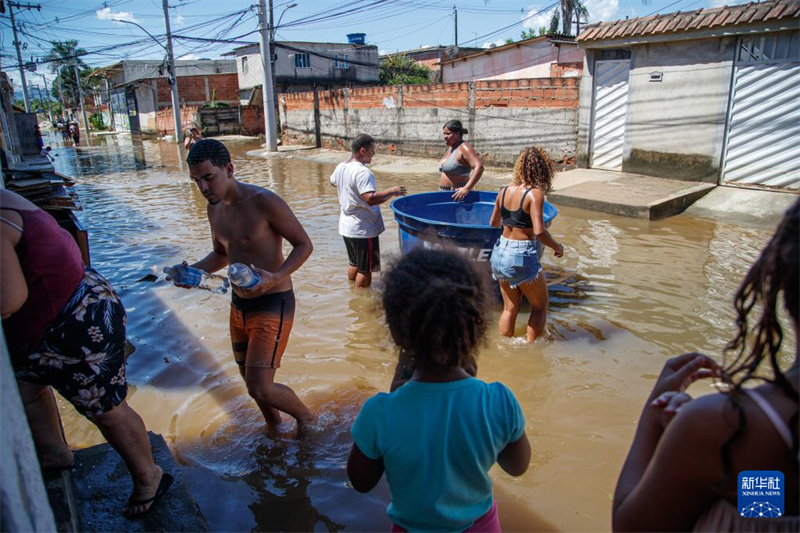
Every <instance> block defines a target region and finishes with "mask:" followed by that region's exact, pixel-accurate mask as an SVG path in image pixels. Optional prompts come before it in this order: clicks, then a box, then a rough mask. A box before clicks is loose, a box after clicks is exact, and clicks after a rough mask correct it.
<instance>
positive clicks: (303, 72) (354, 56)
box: [236, 42, 380, 89]
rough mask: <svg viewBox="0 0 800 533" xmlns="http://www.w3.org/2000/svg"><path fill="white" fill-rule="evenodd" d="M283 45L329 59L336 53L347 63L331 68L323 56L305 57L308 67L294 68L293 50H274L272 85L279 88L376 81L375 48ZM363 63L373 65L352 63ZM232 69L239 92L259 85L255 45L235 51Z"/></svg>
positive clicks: (261, 78) (260, 74) (261, 75)
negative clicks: (273, 81)
mask: <svg viewBox="0 0 800 533" xmlns="http://www.w3.org/2000/svg"><path fill="white" fill-rule="evenodd" d="M285 44H286V45H289V46H292V47H293V48H300V49H304V50H311V51H316V52H319V53H320V54H324V55H326V56H333V55H335V54H339V55H340V56H341V57H342V58H343V57H344V54H347V55H348V56H349V60H350V61H351V64H350V68H348V69H337V68H334V62H333V61H332V60H329V59H326V58H324V57H319V56H314V55H309V60H310V63H311V66H310V67H309V68H296V67H295V58H294V56H295V54H297V53H299V52H296V51H294V50H287V49H285V48H280V47H276V48H275V50H274V53H275V55H277V59H276V60H275V82H276V83H277V84H279V85H289V84H292V83H296V84H310V83H315V82H316V83H317V84H319V85H336V84H341V85H358V84H370V83H374V84H377V83H379V82H380V77H379V75H378V67H377V65H378V49H377V47H375V46H366V47H365V46H356V45H352V44H348V43H302V42H298V43H296V42H286V43H285ZM243 58H246V60H245V62H246V63H247V67H246V68H247V70H246V71H245V70H244V66H243V62H242V60H243ZM353 62H357V63H365V64H370V65H375V67H367V66H364V65H358V64H354V63H353ZM236 70H237V72H238V74H239V89H249V88H253V87H256V86H260V85H261V84H262V83H263V81H264V71H263V69H262V67H261V51H260V47H259V46H258V45H253V46H249V47H244V48H240V49H238V50H236Z"/></svg>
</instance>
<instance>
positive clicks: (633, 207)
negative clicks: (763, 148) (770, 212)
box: [547, 169, 716, 220]
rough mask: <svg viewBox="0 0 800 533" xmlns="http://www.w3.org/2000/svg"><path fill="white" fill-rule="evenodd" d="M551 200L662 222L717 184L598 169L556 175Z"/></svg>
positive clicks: (577, 170)
mask: <svg viewBox="0 0 800 533" xmlns="http://www.w3.org/2000/svg"><path fill="white" fill-rule="evenodd" d="M553 183H554V185H553V190H552V191H551V192H550V193H549V194H548V195H547V199H548V201H550V202H552V203H554V204H556V205H557V206H558V205H561V206H568V207H579V208H582V209H589V210H591V211H600V212H603V213H609V214H613V215H620V216H625V217H632V218H645V219H649V220H658V219H661V218H666V217H671V216H673V215H677V214H678V213H681V212H683V211H684V210H686V208H688V207H689V206H690V205H692V203H694V202H695V201H697V200H698V199H700V198H702V197H703V196H704V195H706V194H708V193H709V192H710V191H711V190H712V189H714V188H715V187H716V185H714V184H712V183H700V182H694V181H679V180H668V179H664V178H653V177H650V176H640V175H638V174H627V173H623V172H610V171H606V170H595V169H574V170H570V171H567V172H561V173H559V174H557V175H556V178H555V180H554V182H553Z"/></svg>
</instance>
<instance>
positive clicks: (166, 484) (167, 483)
mask: <svg viewBox="0 0 800 533" xmlns="http://www.w3.org/2000/svg"><path fill="white" fill-rule="evenodd" d="M174 481H175V478H173V477H172V476H171V475H170V474H167V473H166V472H164V474H163V475H162V476H161V481H160V482H159V483H158V488H157V489H156V493H155V494H153V497H152V498H147V499H146V500H138V501H131V500H130V499H128V504H127V505H126V507H127V508H128V509H130V508H131V507H139V506H141V505H147V504H148V503H150V504H152V505H150V507H148V508H147V511H144V512H142V513H137V514H135V515H126V516H127V517H128V518H137V517H139V516H142V515H145V514H147V513H148V512H150V510H151V509H152V508H153V507H154V506H155V504H156V503H158V500H160V499H161V498H162V497H163V496H164V495H165V494H166V493H167V491H168V490H169V488H170V487H171V486H172V483H173V482H174Z"/></svg>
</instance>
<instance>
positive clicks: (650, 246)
mask: <svg viewBox="0 0 800 533" xmlns="http://www.w3.org/2000/svg"><path fill="white" fill-rule="evenodd" d="M51 141H52V140H51ZM50 144H51V146H54V152H55V153H56V154H58V157H56V165H57V168H58V169H59V170H61V171H62V172H65V173H67V174H70V175H74V176H75V177H76V178H77V181H78V185H77V189H78V193H79V194H80V196H81V198H82V200H83V203H84V205H85V211H84V213H82V214H81V218H82V220H83V222H84V223H85V225H86V226H87V227H88V229H89V232H90V235H91V242H92V255H93V261H94V264H95V267H96V268H98V269H99V270H100V271H101V272H102V273H103V274H105V275H106V276H107V277H108V278H109V279H110V280H111V281H112V283H114V285H115V286H116V287H117V288H118V289H119V290H120V294H121V297H122V299H123V301H124V302H125V305H126V307H127V309H128V312H129V321H128V333H129V336H130V337H131V339H132V340H133V342H134V343H135V344H136V345H137V347H138V349H137V352H136V353H135V354H134V355H133V357H132V359H131V361H130V365H129V368H128V375H129V378H130V380H131V382H132V388H131V394H130V401H131V404H132V405H133V406H134V408H135V409H136V410H137V411H138V412H139V413H141V414H142V416H143V418H144V419H145V420H146V422H147V425H148V427H149V428H150V429H151V430H153V431H155V432H158V433H162V434H163V435H165V437H166V438H167V441H168V442H169V444H170V446H171V448H172V451H173V453H174V454H175V456H176V457H177V459H178V461H179V462H180V464H181V465H183V469H184V473H185V474H186V478H187V480H188V483H189V484H190V486H191V488H192V491H193V492H194V495H195V497H196V499H197V501H198V503H199V505H200V508H201V509H202V511H203V513H204V514H205V516H206V517H207V518H208V519H209V522H210V523H211V526H212V528H213V529H214V530H217V531H230V530H239V531H241V530H250V529H258V530H280V529H283V530H293V531H295V530H296V531H304V530H306V531H307V530H335V531H338V530H343V529H344V530H350V531H386V530H388V527H389V523H388V519H387V518H386V515H385V507H386V503H387V502H388V488H387V487H386V485H385V484H384V483H382V484H380V485H379V486H378V488H376V490H374V491H373V492H372V493H370V494H369V495H361V494H358V493H356V492H355V491H354V490H352V489H351V488H349V487H348V486H347V480H346V475H345V472H344V463H345V460H346V456H347V452H348V450H349V446H350V437H349V427H350V425H351V423H352V420H353V419H354V418H355V416H356V414H357V412H358V409H359V407H360V405H361V404H362V403H363V401H364V400H365V399H366V398H367V397H369V396H371V395H372V394H375V393H376V392H377V391H378V390H385V389H386V388H387V387H388V384H389V381H390V379H391V375H392V371H393V368H394V361H395V358H396V351H395V348H394V347H393V345H392V343H391V340H390V338H389V334H388V332H387V330H386V328H385V326H384V324H383V320H382V318H381V313H380V311H379V309H378V304H379V301H378V296H377V295H376V294H375V293H370V292H366V293H365V292H361V291H354V290H353V289H352V288H351V285H350V284H349V283H348V281H347V278H346V275H345V270H346V254H345V251H344V246H343V244H342V241H341V237H340V236H339V235H338V231H337V227H338V212H339V207H338V203H337V200H336V191H335V189H334V188H333V187H331V186H330V185H329V182H328V176H329V175H330V173H331V172H332V170H333V166H332V165H322V164H316V163H310V162H307V161H302V160H298V159H283V158H281V159H271V160H270V159H255V158H248V157H246V156H245V153H246V152H247V151H248V150H253V149H257V148H258V146H259V144H258V143H257V142H250V143H241V142H240V143H229V147H230V148H231V151H232V154H233V158H234V164H235V166H236V169H237V173H238V175H239V176H240V177H241V178H242V180H243V181H246V182H249V183H254V184H257V185H261V186H265V187H269V188H271V189H273V190H274V191H275V192H276V193H278V194H280V195H281V196H283V197H284V199H286V201H287V202H288V203H289V205H290V206H291V207H292V209H293V210H294V212H295V214H296V215H297V216H298V218H299V219H300V221H301V222H302V223H303V224H304V226H305V227H306V229H307V231H308V233H309V235H310V236H311V239H312V241H313V242H314V246H315V251H314V254H313V255H312V257H311V259H310V261H309V262H308V263H307V264H306V265H304V266H303V267H302V268H301V269H300V270H299V271H298V272H297V273H296V274H295V275H294V276H293V281H294V286H295V292H296V295H297V302H298V303H297V316H296V319H295V325H294V329H293V332H292V338H291V340H290V342H289V346H288V348H287V352H286V355H285V356H284V359H283V367H282V368H281V369H280V371H279V372H278V375H277V379H278V380H279V381H281V382H284V383H287V384H288V385H290V386H291V387H292V388H293V389H294V390H295V391H297V393H298V394H299V395H300V396H301V397H302V398H303V400H304V401H305V402H307V403H308V404H309V405H310V406H313V408H314V409H315V410H317V411H319V412H321V413H323V415H324V416H323V419H324V420H325V423H324V424H323V429H322V430H321V431H320V433H319V434H318V435H314V436H312V437H311V438H309V439H308V440H297V439H295V438H294V436H293V431H292V430H293V428H292V427H291V425H290V424H287V426H286V427H283V428H279V429H278V430H277V431H276V432H270V431H266V430H265V428H264V425H263V419H262V418H261V417H260V415H259V413H258V410H257V407H256V406H255V404H254V403H253V402H252V400H250V398H249V397H248V395H247V393H246V390H245V387H244V384H243V383H242V380H241V378H240V377H239V373H238V370H237V368H236V365H235V363H234V362H233V357H232V355H231V353H230V340H229V337H228V312H229V305H230V303H229V300H228V299H227V297H224V296H218V295H212V294H210V293H204V292H201V291H187V290H181V289H177V288H175V287H173V286H171V285H170V284H168V283H166V282H164V281H157V282H155V283H149V282H139V283H137V280H139V279H141V278H142V277H143V276H144V275H145V274H148V273H153V272H160V267H162V266H164V265H169V264H174V263H175V262H178V261H180V260H183V259H186V260H189V261H191V260H196V259H198V258H200V257H203V256H204V255H206V253H208V251H209V250H210V249H211V236H210V231H209V227H208V221H207V218H206V201H205V200H204V199H203V198H202V196H201V195H200V194H199V192H198V191H197V190H196V187H194V186H193V185H192V184H191V182H190V180H189V179H188V175H187V169H186V166H185V164H184V163H183V162H182V160H183V159H184V158H185V151H184V150H183V149H182V148H181V147H179V146H176V145H175V144H173V143H164V142H155V141H148V140H140V139H134V138H131V137H129V136H114V137H107V138H102V139H97V138H92V139H90V140H89V144H88V145H86V146H83V147H80V148H79V149H77V150H76V149H74V148H72V147H71V146H68V147H64V146H63V145H59V143H58V141H57V140H56V142H51V143H50ZM484 180H485V185H484V186H485V187H486V188H487V189H493V188H496V186H497V185H500V183H493V182H492V180H491V178H484ZM400 182H402V183H404V184H405V185H406V186H407V187H408V189H409V191H411V192H421V191H426V190H429V189H430V187H431V183H434V181H432V178H431V176H426V175H388V174H379V175H378V183H379V186H380V184H381V183H384V184H387V185H388V184H391V183H400ZM482 183H483V182H482ZM383 213H384V218H385V220H386V226H387V232H386V233H385V234H384V236H383V238H382V239H381V240H382V242H381V249H382V263H383V264H388V263H389V262H390V261H391V258H392V257H393V256H394V255H395V254H397V253H398V245H397V226H396V224H395V223H394V221H393V220H392V217H391V215H390V211H389V209H388V207H384V209H383ZM551 231H552V232H553V234H554V236H555V237H556V239H558V240H559V241H560V242H563V243H564V245H565V247H566V249H567V253H566V256H565V258H564V259H555V258H554V257H553V256H552V254H551V253H550V252H549V251H548V252H546V253H545V256H544V257H543V259H542V261H543V264H544V267H545V270H546V275H547V278H548V283H549V285H550V302H551V306H550V316H549V319H548V326H547V328H548V329H547V331H548V335H547V336H545V338H543V339H541V340H540V341H537V342H536V343H535V344H534V345H533V346H527V345H525V343H524V342H519V339H506V338H504V337H500V336H499V334H498V333H497V332H496V321H497V318H498V313H499V310H498V309H496V308H494V307H493V308H492V309H490V311H489V315H490V317H489V319H490V321H491V326H490V328H489V336H488V339H487V345H486V346H485V348H484V349H483V350H482V352H481V355H480V359H479V373H480V376H481V377H482V378H483V379H485V380H487V381H502V382H504V383H506V384H507V385H508V386H509V387H510V388H511V389H512V390H513V391H514V393H515V394H516V395H517V397H518V398H519V400H520V402H521V404H522V406H523V410H524V412H525V416H526V421H527V429H528V432H529V435H530V436H531V441H532V444H533V450H534V457H533V460H532V468H531V470H530V471H529V473H528V474H527V475H525V476H523V477H522V478H518V479H516V478H510V477H508V476H506V475H505V474H503V473H502V472H500V471H499V470H498V471H496V472H493V473H492V475H493V477H494V479H495V481H496V497H497V500H498V505H499V508H500V514H501V520H502V522H503V524H504V526H505V527H506V528H507V529H511V530H541V531H554V530H567V531H599V530H607V529H608V527H609V524H610V509H611V500H610V498H609V495H610V494H611V493H612V492H613V487H614V483H615V480H616V477H617V475H618V473H619V468H620V465H621V464H622V460H623V457H624V454H625V453H626V451H627V449H628V446H629V444H630V440H631V438H632V435H633V431H634V428H635V422H636V418H637V416H638V412H639V410H640V409H641V405H642V403H643V401H644V398H645V397H646V395H647V394H648V393H649V390H650V387H651V386H652V384H653V380H654V379H655V376H656V374H657V373H658V371H659V370H660V368H661V365H662V364H663V361H664V360H665V358H667V357H670V356H672V355H675V354H677V353H681V352H684V351H688V350H694V349H699V350H704V351H707V352H710V353H712V354H718V353H719V350H720V348H721V347H722V346H723V345H724V344H725V342H726V341H727V340H728V339H729V338H731V337H732V336H733V333H734V329H733V326H732V321H731V316H732V313H731V310H730V309H731V307H730V302H731V301H732V297H733V293H734V291H735V289H736V286H737V284H738V282H739V280H741V278H742V276H743V275H744V273H745V271H746V269H747V268H748V266H749V265H750V264H751V263H752V261H753V260H754V259H755V257H756V256H757V254H758V252H759V248H760V247H761V246H762V245H763V243H764V242H766V239H767V237H768V236H769V232H766V231H763V230H750V229H743V228H740V227H735V226H730V225H720V224H715V223H713V222H709V221H701V220H696V219H691V218H685V217H675V218H672V219H668V220H664V221H658V222H650V221H646V220H637V219H623V218H618V217H612V216H608V215H604V214H600V213H591V212H586V211H581V210H577V209H570V208H563V209H561V213H560V215H559V217H558V218H557V219H556V220H555V222H554V224H553V226H552V228H551ZM784 349H785V352H786V353H793V350H794V339H787V340H786V346H785V348H784ZM704 390H705V389H703V388H702V386H700V388H698V389H697V390H696V391H694V392H696V393H703V392H704ZM63 408H64V417H65V420H66V423H67V431H68V438H69V439H70V442H71V443H73V444H79V445H89V444H92V443H96V442H100V441H101V440H102V439H101V438H100V436H99V435H98V434H97V432H96V430H94V429H93V428H92V427H91V426H90V425H89V424H87V423H86V422H85V421H83V419H81V418H80V417H78V416H77V415H75V413H74V412H72V411H71V410H70V408H69V407H63Z"/></svg>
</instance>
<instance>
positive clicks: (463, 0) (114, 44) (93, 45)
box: [0, 0, 744, 97]
mask: <svg viewBox="0 0 800 533" xmlns="http://www.w3.org/2000/svg"><path fill="white" fill-rule="evenodd" d="M0 1H2V0H0ZM273 1H274V14H275V18H276V19H279V17H282V18H281V19H280V21H279V22H280V24H279V26H278V29H277V39H278V40H294V41H317V42H347V37H346V35H347V34H348V33H365V34H366V39H367V43H368V44H374V45H376V46H377V47H378V49H379V51H380V53H381V54H383V53H389V52H399V51H403V50H414V49H418V48H423V47H426V46H436V45H451V44H453V41H454V37H455V36H454V19H455V16H454V12H453V6H455V7H456V10H457V13H458V41H459V44H460V45H461V46H475V47H484V48H488V47H489V46H490V45H491V44H493V43H494V44H502V43H503V42H505V40H506V39H507V38H509V37H510V38H513V39H515V40H517V39H519V38H520V33H521V31H522V30H523V29H527V28H535V29H538V28H539V27H541V26H545V25H547V24H548V22H549V20H550V16H551V14H552V11H553V9H554V6H555V5H556V4H557V2H554V1H553V0H533V1H531V0H527V1H525V0H522V1H520V0H273ZM584 1H585V5H586V7H587V8H588V10H589V15H590V16H589V22H597V21H608V20H616V19H624V18H626V17H630V18H634V17H641V16H647V15H650V14H652V13H656V12H658V13H671V12H674V11H693V10H696V9H700V8H707V7H717V6H720V5H725V4H728V5H731V4H737V3H743V1H744V0H727V1H725V0H584ZM29 3H31V4H38V5H40V6H41V10H17V9H15V13H14V17H15V20H16V22H17V27H18V29H19V32H20V33H19V38H20V39H19V40H20V41H21V43H23V44H22V47H23V48H24V50H22V57H23V62H28V61H31V60H32V61H34V62H36V61H37V60H39V59H41V58H43V57H44V56H45V55H46V54H47V52H48V51H49V50H50V48H51V46H52V43H53V42H54V41H63V40H67V39H75V40H77V41H78V45H79V46H80V47H81V48H84V49H86V50H87V51H91V52H92V54H90V55H87V56H85V57H84V58H83V59H84V61H85V62H86V63H87V64H89V65H91V66H96V67H99V66H104V65H110V64H113V63H115V62H117V61H120V60H123V59H154V58H163V57H164V55H165V52H164V48H162V45H163V44H164V43H165V39H164V35H165V33H166V30H165V26H164V11H163V4H162V0H105V1H102V0H38V2H37V1H35V0H31V1H30V2H29ZM255 4H257V0H169V6H170V8H169V16H170V25H171V30H172V33H173V34H174V35H176V36H178V37H176V39H175V40H174V51H175V57H176V59H200V58H209V59H219V58H221V57H220V56H221V54H224V53H225V52H228V51H230V50H231V49H233V48H234V47H236V46H239V45H238V44H236V43H226V42H206V41H198V40H190V39H186V38H185V37H192V38H202V39H215V40H219V39H228V40H238V41H241V42H258V33H257V12H256V10H255V7H254V6H255ZM122 21H128V22H132V23H136V24H138V25H139V26H141V27H142V28H144V29H145V30H147V32H149V33H150V34H152V35H153V36H154V37H155V38H156V39H157V40H158V41H159V42H160V43H162V44H161V45H160V44H159V43H158V42H156V40H154V39H152V38H150V37H148V35H147V33H146V32H145V31H144V30H142V29H141V28H139V27H137V26H136V25H134V24H130V23H126V22H122ZM0 38H1V39H0V43H1V46H0V54H2V56H1V57H0V63H1V64H2V70H3V71H5V72H6V73H8V75H9V77H10V78H11V79H12V80H13V81H14V84H15V86H17V87H19V72H18V70H17V69H16V65H17V59H16V51H15V50H14V46H13V41H14V38H13V35H12V30H11V21H10V19H9V13H8V6H7V7H6V13H5V14H3V15H0ZM41 74H44V76H45V77H46V78H47V79H48V82H49V80H50V79H52V77H53V75H52V74H51V73H50V70H49V68H48V66H47V65H39V66H38V68H37V72H36V74H30V75H26V77H27V78H28V80H29V82H30V83H31V84H32V83H38V84H39V85H40V86H41V85H42V76H41ZM34 96H35V95H32V97H34Z"/></svg>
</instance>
